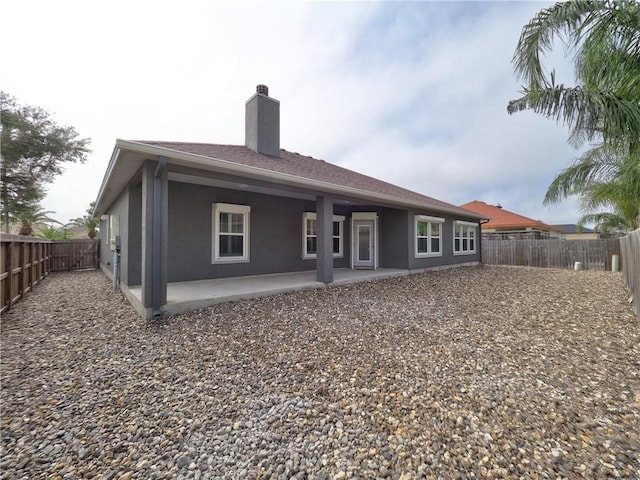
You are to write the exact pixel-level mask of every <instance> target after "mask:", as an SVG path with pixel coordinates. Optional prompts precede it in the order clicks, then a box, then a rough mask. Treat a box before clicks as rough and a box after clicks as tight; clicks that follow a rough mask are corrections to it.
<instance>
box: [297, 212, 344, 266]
mask: <svg viewBox="0 0 640 480" xmlns="http://www.w3.org/2000/svg"><path fill="white" fill-rule="evenodd" d="M331 236H332V239H333V257H334V258H342V256H343V249H342V245H343V243H344V242H343V238H344V217H343V216H342V215H334V216H333V226H332V233H331ZM317 254H318V221H317V215H316V214H315V213H314V212H305V213H304V214H303V215H302V258H304V259H307V258H316V256H317Z"/></svg>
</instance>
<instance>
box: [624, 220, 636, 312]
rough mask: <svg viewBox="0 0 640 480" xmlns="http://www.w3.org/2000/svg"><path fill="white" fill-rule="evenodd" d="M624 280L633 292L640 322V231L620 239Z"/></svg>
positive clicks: (634, 306)
mask: <svg viewBox="0 0 640 480" xmlns="http://www.w3.org/2000/svg"><path fill="white" fill-rule="evenodd" d="M620 251H621V256H622V278H623V279H624V283H625V285H626V286H627V288H629V290H630V291H631V298H632V299H633V309H634V310H635V312H636V316H637V317H638V320H640V229H639V230H636V231H635V232H631V233H630V234H628V235H627V236H625V237H622V238H621V239H620Z"/></svg>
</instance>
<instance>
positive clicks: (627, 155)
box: [507, 0, 640, 229]
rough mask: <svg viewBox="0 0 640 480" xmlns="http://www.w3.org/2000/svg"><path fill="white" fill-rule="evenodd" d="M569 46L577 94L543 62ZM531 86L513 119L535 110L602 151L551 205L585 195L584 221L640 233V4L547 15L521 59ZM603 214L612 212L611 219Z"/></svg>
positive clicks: (583, 160) (588, 157)
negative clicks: (556, 45)
mask: <svg viewBox="0 0 640 480" xmlns="http://www.w3.org/2000/svg"><path fill="white" fill-rule="evenodd" d="M556 39H562V40H563V41H564V43H565V45H566V46H567V49H568V51H569V52H573V53H574V63H575V77H576V81H577V85H576V86H575V87H565V86H564V85H558V84H557V83H556V81H555V72H554V70H551V71H550V72H549V73H547V72H546V71H545V69H544V67H543V65H542V62H541V60H540V58H541V56H543V55H544V54H545V53H547V52H549V51H551V50H552V49H553V47H554V42H555V41H556ZM513 62H514V66H515V71H516V74H517V75H518V77H519V78H520V79H522V80H523V81H524V82H525V85H524V86H523V91H522V94H523V96H522V97H521V98H519V99H517V100H512V101H511V102H509V105H508V107H507V110H508V112H509V113H510V114H511V113H514V112H518V111H521V110H527V109H530V110H533V111H534V112H536V113H539V114H542V115H544V116H546V117H549V118H555V119H556V120H557V121H562V122H564V123H565V124H567V125H568V126H569V127H570V131H571V137H570V139H571V141H572V142H573V143H574V144H576V145H579V144H581V143H583V142H584V141H591V142H595V144H594V146H593V147H592V148H591V149H590V150H588V151H587V152H585V153H584V154H583V155H582V156H581V157H580V158H578V159H577V160H576V161H575V162H574V163H573V164H572V165H571V166H570V167H568V168H566V169H564V170H563V171H561V172H560V173H559V174H558V175H557V176H556V178H555V179H554V180H553V182H552V183H551V185H550V186H549V189H548V191H547V194H546V195H545V199H544V203H545V204H551V203H557V202H559V201H561V200H563V199H564V198H566V197H568V196H570V195H579V196H580V197H581V202H582V211H583V213H584V216H583V218H582V221H587V220H591V221H595V222H596V223H600V222H603V225H604V223H606V224H607V225H609V226H611V225H613V224H614V223H616V222H617V223H618V226H620V225H624V228H626V229H630V228H636V227H637V226H638V206H640V175H638V174H637V172H638V170H639V169H640V4H638V3H637V2H633V1H629V0H607V1H591V0H586V1H585V0H580V1H575V0H573V1H568V2H564V3H557V4H555V5H553V6H552V7H550V8H548V9H543V10H541V11H540V12H539V13H538V14H537V15H536V16H535V17H534V18H533V19H532V20H531V21H530V22H529V23H528V24H527V25H525V26H524V28H523V29H522V34H521V36H520V40H519V42H518V45H517V48H516V52H515V54H514V57H513ZM603 208H605V209H606V208H608V209H609V210H610V211H608V212H603V211H601V210H602V209H603Z"/></svg>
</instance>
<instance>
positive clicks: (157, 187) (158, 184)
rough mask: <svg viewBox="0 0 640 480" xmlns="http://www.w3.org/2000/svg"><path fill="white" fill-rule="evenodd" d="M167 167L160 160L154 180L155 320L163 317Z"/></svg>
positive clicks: (153, 274) (153, 261) (165, 162)
mask: <svg viewBox="0 0 640 480" xmlns="http://www.w3.org/2000/svg"><path fill="white" fill-rule="evenodd" d="M166 166H167V157H159V158H158V166H157V168H156V172H155V174H154V178H153V240H152V242H151V279H152V283H151V307H152V309H153V318H158V317H161V316H162V312H161V311H160V283H161V281H160V280H161V279H160V263H161V261H162V251H161V249H160V246H161V235H162V228H161V227H162V225H161V223H162V177H161V175H162V173H163V172H164V169H165V168H166Z"/></svg>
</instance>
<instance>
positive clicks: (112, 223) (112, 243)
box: [108, 215, 120, 251]
mask: <svg viewBox="0 0 640 480" xmlns="http://www.w3.org/2000/svg"><path fill="white" fill-rule="evenodd" d="M108 229H109V247H110V250H111V251H114V250H115V249H116V237H117V236H118V235H120V215H109V227H108Z"/></svg>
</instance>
